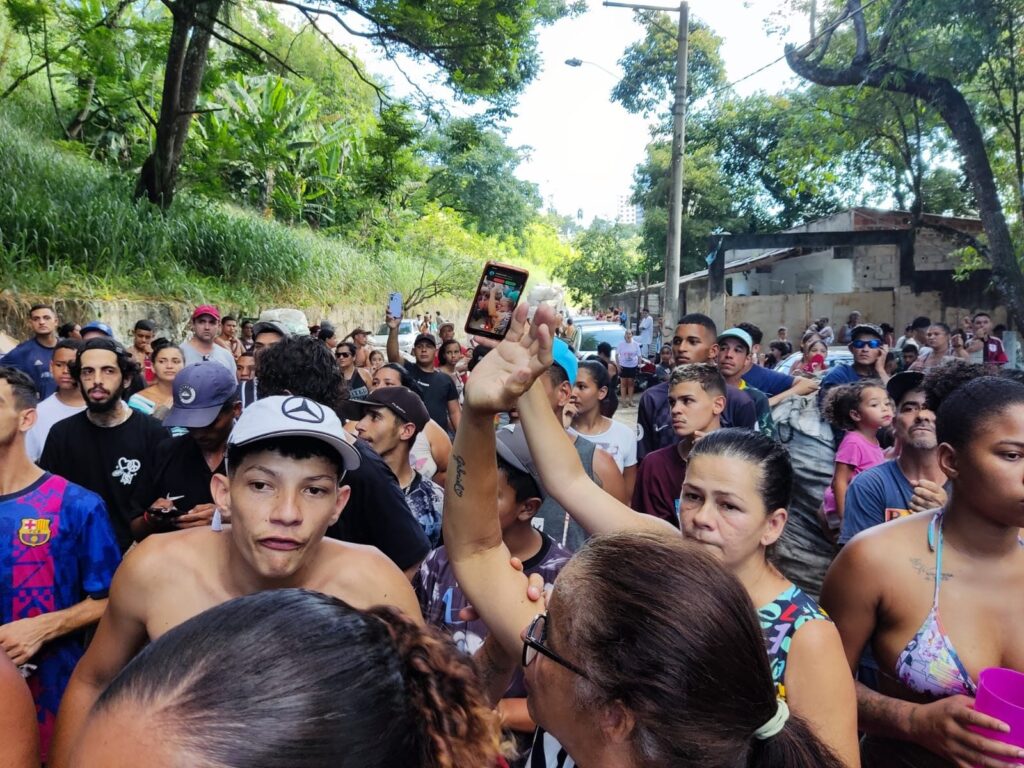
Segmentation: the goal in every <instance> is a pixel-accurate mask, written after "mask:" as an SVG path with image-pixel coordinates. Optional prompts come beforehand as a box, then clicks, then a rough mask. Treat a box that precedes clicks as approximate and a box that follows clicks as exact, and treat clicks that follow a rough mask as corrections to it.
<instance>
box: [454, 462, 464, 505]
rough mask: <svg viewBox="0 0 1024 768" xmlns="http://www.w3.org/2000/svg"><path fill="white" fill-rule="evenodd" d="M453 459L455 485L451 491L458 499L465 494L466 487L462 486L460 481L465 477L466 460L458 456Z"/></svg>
mask: <svg viewBox="0 0 1024 768" xmlns="http://www.w3.org/2000/svg"><path fill="white" fill-rule="evenodd" d="M454 459H455V484H454V485H453V486H452V490H454V491H455V495H456V496H458V497H459V498H460V499H461V498H462V494H463V493H465V492H466V486H465V485H463V483H462V481H463V479H464V478H465V477H466V460H465V459H464V458H462V457H461V456H459V455H457V454H456V455H455V456H454Z"/></svg>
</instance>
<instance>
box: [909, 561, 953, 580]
mask: <svg viewBox="0 0 1024 768" xmlns="http://www.w3.org/2000/svg"><path fill="white" fill-rule="evenodd" d="M910 567H911V568H913V569H914V570H915V571H916V572H917V574H918V575H919V576H921V577H922V578H925V579H928V580H929V581H935V569H934V568H929V567H928V566H927V565H925V564H924V563H923V562H921V560H920V558H917V557H912V558H910ZM952 578H953V574H952V573H946V572H945V571H943V573H942V580H943V581H949V580H950V579H952Z"/></svg>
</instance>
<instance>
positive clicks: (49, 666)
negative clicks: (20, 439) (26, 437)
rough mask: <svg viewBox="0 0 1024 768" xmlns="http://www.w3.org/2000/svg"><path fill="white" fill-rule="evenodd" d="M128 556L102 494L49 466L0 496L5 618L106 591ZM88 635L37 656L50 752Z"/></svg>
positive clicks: (39, 700) (33, 684) (0, 595)
mask: <svg viewBox="0 0 1024 768" xmlns="http://www.w3.org/2000/svg"><path fill="white" fill-rule="evenodd" d="M120 561H121V551H120V549H119V548H118V546H117V540H116V539H115V538H114V532H113V530H112V529H111V527H110V519H109V517H108V516H107V510H106V507H105V506H104V504H103V500H102V499H101V498H100V497H99V496H97V495H96V494H95V493H93V492H92V491H87V490H86V489H85V488H82V487H81V486H79V485H75V484H74V483H69V482H68V481H67V480H65V479H64V478H63V477H58V476H57V475H51V474H48V473H47V474H44V475H43V476H42V477H41V478H39V480H37V481H36V482H35V483H33V484H32V485H31V486H29V487H28V488H25V489H24V490H21V491H18V492H17V493H14V494H10V495H8V496H0V624H7V623H8V622H12V621H17V620H18V619H27V618H31V617H32V616H38V615H40V614H43V613H50V612H51V611H60V610H63V609H65V608H70V607H71V606H73V605H75V604H77V603H80V602H81V601H82V600H84V599H85V598H86V597H93V598H96V599H102V598H104V597H106V596H107V591H108V590H109V589H110V580H111V579H112V578H113V576H114V571H115V569H116V568H117V566H118V564H119V563H120ZM82 651H83V648H82V639H81V637H79V636H78V635H77V634H71V635H66V636H64V637H61V638H59V639H57V640H54V641H52V642H50V643H47V644H46V645H44V646H43V647H42V649H41V650H40V651H39V653H37V654H36V655H35V656H34V657H33V658H32V660H31V662H30V663H31V664H35V665H36V666H37V667H38V668H37V669H36V671H35V672H33V673H32V674H31V675H30V676H29V678H28V684H29V688H30V689H31V690H32V697H33V699H35V703H36V713H37V715H38V717H39V731H40V740H41V744H42V750H43V760H44V761H45V760H46V754H47V750H48V747H49V744H50V737H51V735H52V732H53V721H54V718H56V716H57V708H58V707H59V706H60V699H61V696H62V695H63V694H64V689H65V688H66V687H67V684H68V680H69V679H70V677H71V673H72V672H73V671H74V669H75V664H77V663H78V660H79V659H80V658H81V656H82Z"/></svg>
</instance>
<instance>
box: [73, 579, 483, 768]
mask: <svg viewBox="0 0 1024 768" xmlns="http://www.w3.org/2000/svg"><path fill="white" fill-rule="evenodd" d="M499 738H500V727H499V723H498V721H497V717H496V716H495V715H494V713H493V712H492V711H491V709H490V706H489V704H488V702H487V699H486V697H485V696H484V693H483V691H482V689H481V688H480V686H479V683H478V682H477V679H476V674H475V671H474V668H473V665H472V662H471V661H470V660H469V659H468V658H466V657H464V656H463V655H462V654H460V653H459V652H458V651H456V650H455V647H454V646H453V645H452V644H451V642H450V641H449V640H447V639H446V638H444V637H442V636H441V635H440V634H439V633H438V632H437V631H436V630H433V629H430V628H426V627H420V626H418V625H417V624H415V623H414V622H412V621H411V620H409V619H407V618H405V617H404V616H403V615H402V614H401V613H399V612H398V611H396V610H395V609H393V608H388V607H377V608H371V609H370V610H366V611H361V610H357V609H355V608H352V607H351V606H349V605H347V604H346V603H344V602H342V601H340V600H338V599H336V598H333V597H328V596H327V595H322V594H320V593H317V592H309V591H306V590H300V589H281V590H273V591H267V592H257V593H255V594H252V595H248V596H246V597H240V598H237V599H235V600H231V601H229V602H227V603H224V604H222V605H219V606H217V607H216V608H211V609H210V610H208V611H205V612H203V613H201V614H199V615H198V616H196V617H194V618H192V619H190V620H189V621H186V622H185V623H183V624H181V625H179V626H177V627H175V628H174V629H172V630H170V631H169V632H167V633H166V634H165V635H163V636H161V637H160V638H159V639H158V640H157V641H156V642H154V643H153V644H152V645H150V646H148V647H147V648H146V649H145V650H143V651H142V653H140V654H139V655H138V656H137V657H136V658H135V659H134V660H133V661H132V662H131V663H130V664H129V665H128V666H127V667H125V668H124V670H123V671H122V672H121V673H120V674H119V675H118V676H117V677H116V678H115V679H114V681H113V682H112V683H111V684H110V686H109V687H108V688H107V690H106V691H105V692H104V693H103V695H102V696H101V697H100V698H99V700H98V701H97V702H96V704H95V706H94V707H93V709H92V712H91V713H90V715H89V719H88V720H87V722H86V725H85V728H84V730H83V733H82V736H81V739H80V740H79V742H78V747H77V749H76V750H75V756H74V757H73V759H72V765H73V766H74V767H75V768H100V767H101V766H102V768H118V767H119V766H124V767H125V768H127V766H136V765H145V766H148V768H172V767H173V766H180V765H195V766H204V768H327V767H328V766H342V765H343V766H346V768H348V767H349V766H351V767H352V768H393V767H395V766H408V767H409V768H467V767H475V766H481V768H492V767H493V766H496V765H498V759H499V757H500V754H501V752H500V746H499Z"/></svg>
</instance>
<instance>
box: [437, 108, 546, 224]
mask: <svg viewBox="0 0 1024 768" xmlns="http://www.w3.org/2000/svg"><path fill="white" fill-rule="evenodd" d="M425 149H426V151H427V153H428V156H429V157H430V162H431V166H432V169H431V172H430V176H429V177H428V179H427V190H426V191H427V193H428V194H429V195H430V197H431V198H432V199H434V200H437V201H438V202H439V203H440V204H441V205H444V206H446V207H448V208H452V209H454V210H456V211H458V212H459V213H461V214H462V215H463V217H464V218H465V219H466V221H467V222H469V223H471V224H473V225H475V226H476V228H477V230H478V231H479V232H481V233H483V234H485V235H501V236H506V237H518V236H520V235H521V234H522V233H523V231H524V230H525V228H526V226H527V224H529V222H530V221H531V220H532V219H533V217H534V216H536V214H537V209H538V208H540V205H541V197H540V193H539V192H538V191H537V185H536V184H533V183H531V182H528V181H523V180H522V179H519V178H517V177H516V175H515V171H516V168H518V166H519V164H520V163H521V162H522V161H523V159H524V151H523V149H521V148H516V147H510V146H509V145H508V144H506V143H505V137H504V135H502V133H500V132H499V131H497V130H495V129H493V128H487V127H486V126H484V125H481V123H480V121H478V120H474V119H470V118H466V119H458V120H449V121H447V122H446V123H444V124H443V125H441V127H440V129H439V130H438V131H436V132H435V133H434V134H433V135H432V136H430V137H429V138H428V139H427V140H426V142H425Z"/></svg>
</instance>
